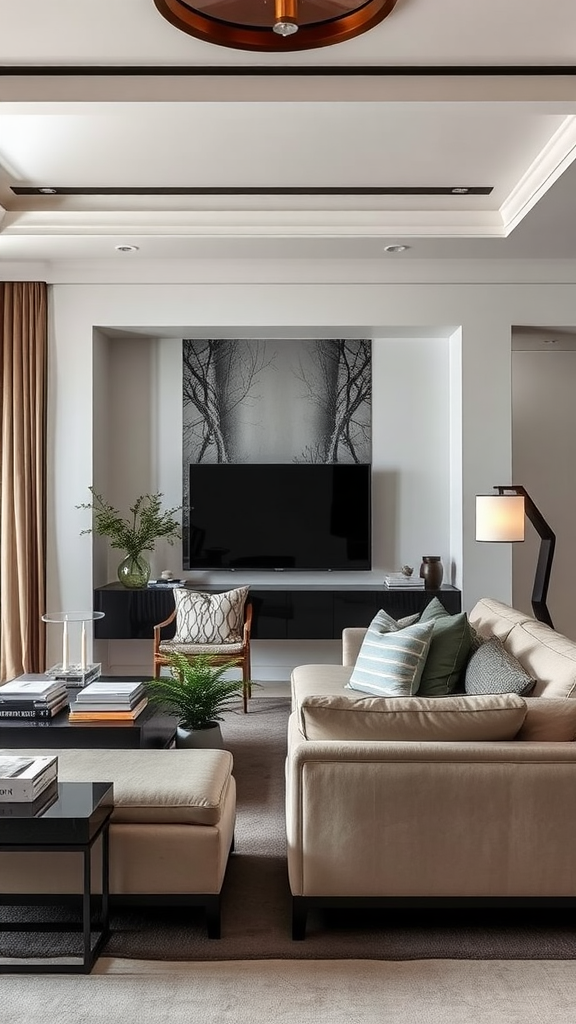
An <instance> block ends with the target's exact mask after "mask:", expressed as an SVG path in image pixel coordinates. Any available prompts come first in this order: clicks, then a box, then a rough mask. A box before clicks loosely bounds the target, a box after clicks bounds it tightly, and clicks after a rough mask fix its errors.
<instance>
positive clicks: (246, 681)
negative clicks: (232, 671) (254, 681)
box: [242, 661, 252, 715]
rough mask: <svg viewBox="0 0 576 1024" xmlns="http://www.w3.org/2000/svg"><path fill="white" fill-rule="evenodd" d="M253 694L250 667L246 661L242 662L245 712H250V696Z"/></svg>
mask: <svg viewBox="0 0 576 1024" xmlns="http://www.w3.org/2000/svg"><path fill="white" fill-rule="evenodd" d="M251 696H252V688H251V686H250V669H249V666H248V665H247V664H246V662H245V661H243V662H242V704H243V707H244V714H245V715H247V714H248V698H249V697H251Z"/></svg>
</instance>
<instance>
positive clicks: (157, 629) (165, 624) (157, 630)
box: [154, 608, 176, 645]
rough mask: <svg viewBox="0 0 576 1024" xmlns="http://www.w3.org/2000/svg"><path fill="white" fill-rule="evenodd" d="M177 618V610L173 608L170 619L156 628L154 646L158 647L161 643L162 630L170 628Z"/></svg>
mask: <svg viewBox="0 0 576 1024" xmlns="http://www.w3.org/2000/svg"><path fill="white" fill-rule="evenodd" d="M175 618H176V608H173V609H172V611H171V612H170V615H169V616H168V618H167V619H164V622H159V623H158V624H157V625H156V626H154V644H155V645H158V644H159V643H160V639H161V636H160V634H161V632H162V630H163V629H164V626H169V625H170V623H171V622H174V619H175Z"/></svg>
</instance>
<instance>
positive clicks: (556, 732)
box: [516, 697, 576, 743]
mask: <svg viewBox="0 0 576 1024" xmlns="http://www.w3.org/2000/svg"><path fill="white" fill-rule="evenodd" d="M524 700H525V703H526V707H527V712H526V718H525V719H524V722H523V724H522V728H521V729H520V732H519V733H518V736H517V737H516V739H518V740H531V741H532V742H533V743H572V742H573V741H574V740H576V700H574V698H573V697H525V698H524Z"/></svg>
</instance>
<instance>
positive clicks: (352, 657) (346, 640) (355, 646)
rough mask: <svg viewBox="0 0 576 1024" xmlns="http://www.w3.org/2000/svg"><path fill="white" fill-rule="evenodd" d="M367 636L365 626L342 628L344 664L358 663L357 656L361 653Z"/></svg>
mask: <svg viewBox="0 0 576 1024" xmlns="http://www.w3.org/2000/svg"><path fill="white" fill-rule="evenodd" d="M365 636H366V627H365V626H347V627H346V629H343V630H342V664H343V665H349V666H350V667H352V665H355V664H356V658H357V657H358V655H359V653H360V648H361V646H362V641H363V639H364V637H365Z"/></svg>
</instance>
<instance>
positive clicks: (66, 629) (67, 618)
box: [42, 612, 104, 686]
mask: <svg viewBox="0 0 576 1024" xmlns="http://www.w3.org/2000/svg"><path fill="white" fill-rule="evenodd" d="M103 618H104V612H46V613H45V614H44V615H43V616H42V620H43V621H44V622H59V623H62V661H61V662H60V663H59V664H58V665H53V666H52V668H49V669H47V670H46V675H47V676H48V677H49V678H50V679H59V680H61V681H62V682H65V683H68V684H70V686H86V684H87V683H91V682H92V680H93V679H97V678H98V676H99V675H100V672H101V671H102V665H101V664H100V663H99V662H98V663H95V662H92V663H89V662H88V657H87V642H86V641H87V638H86V623H87V622H94V621H95V620H96V619H103ZM71 625H72V626H73V631H74V632H79V633H80V660H79V661H78V662H71V661H70V632H71V630H70V626H71ZM77 626H79V627H80V629H79V630H78V629H76V627H77Z"/></svg>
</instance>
